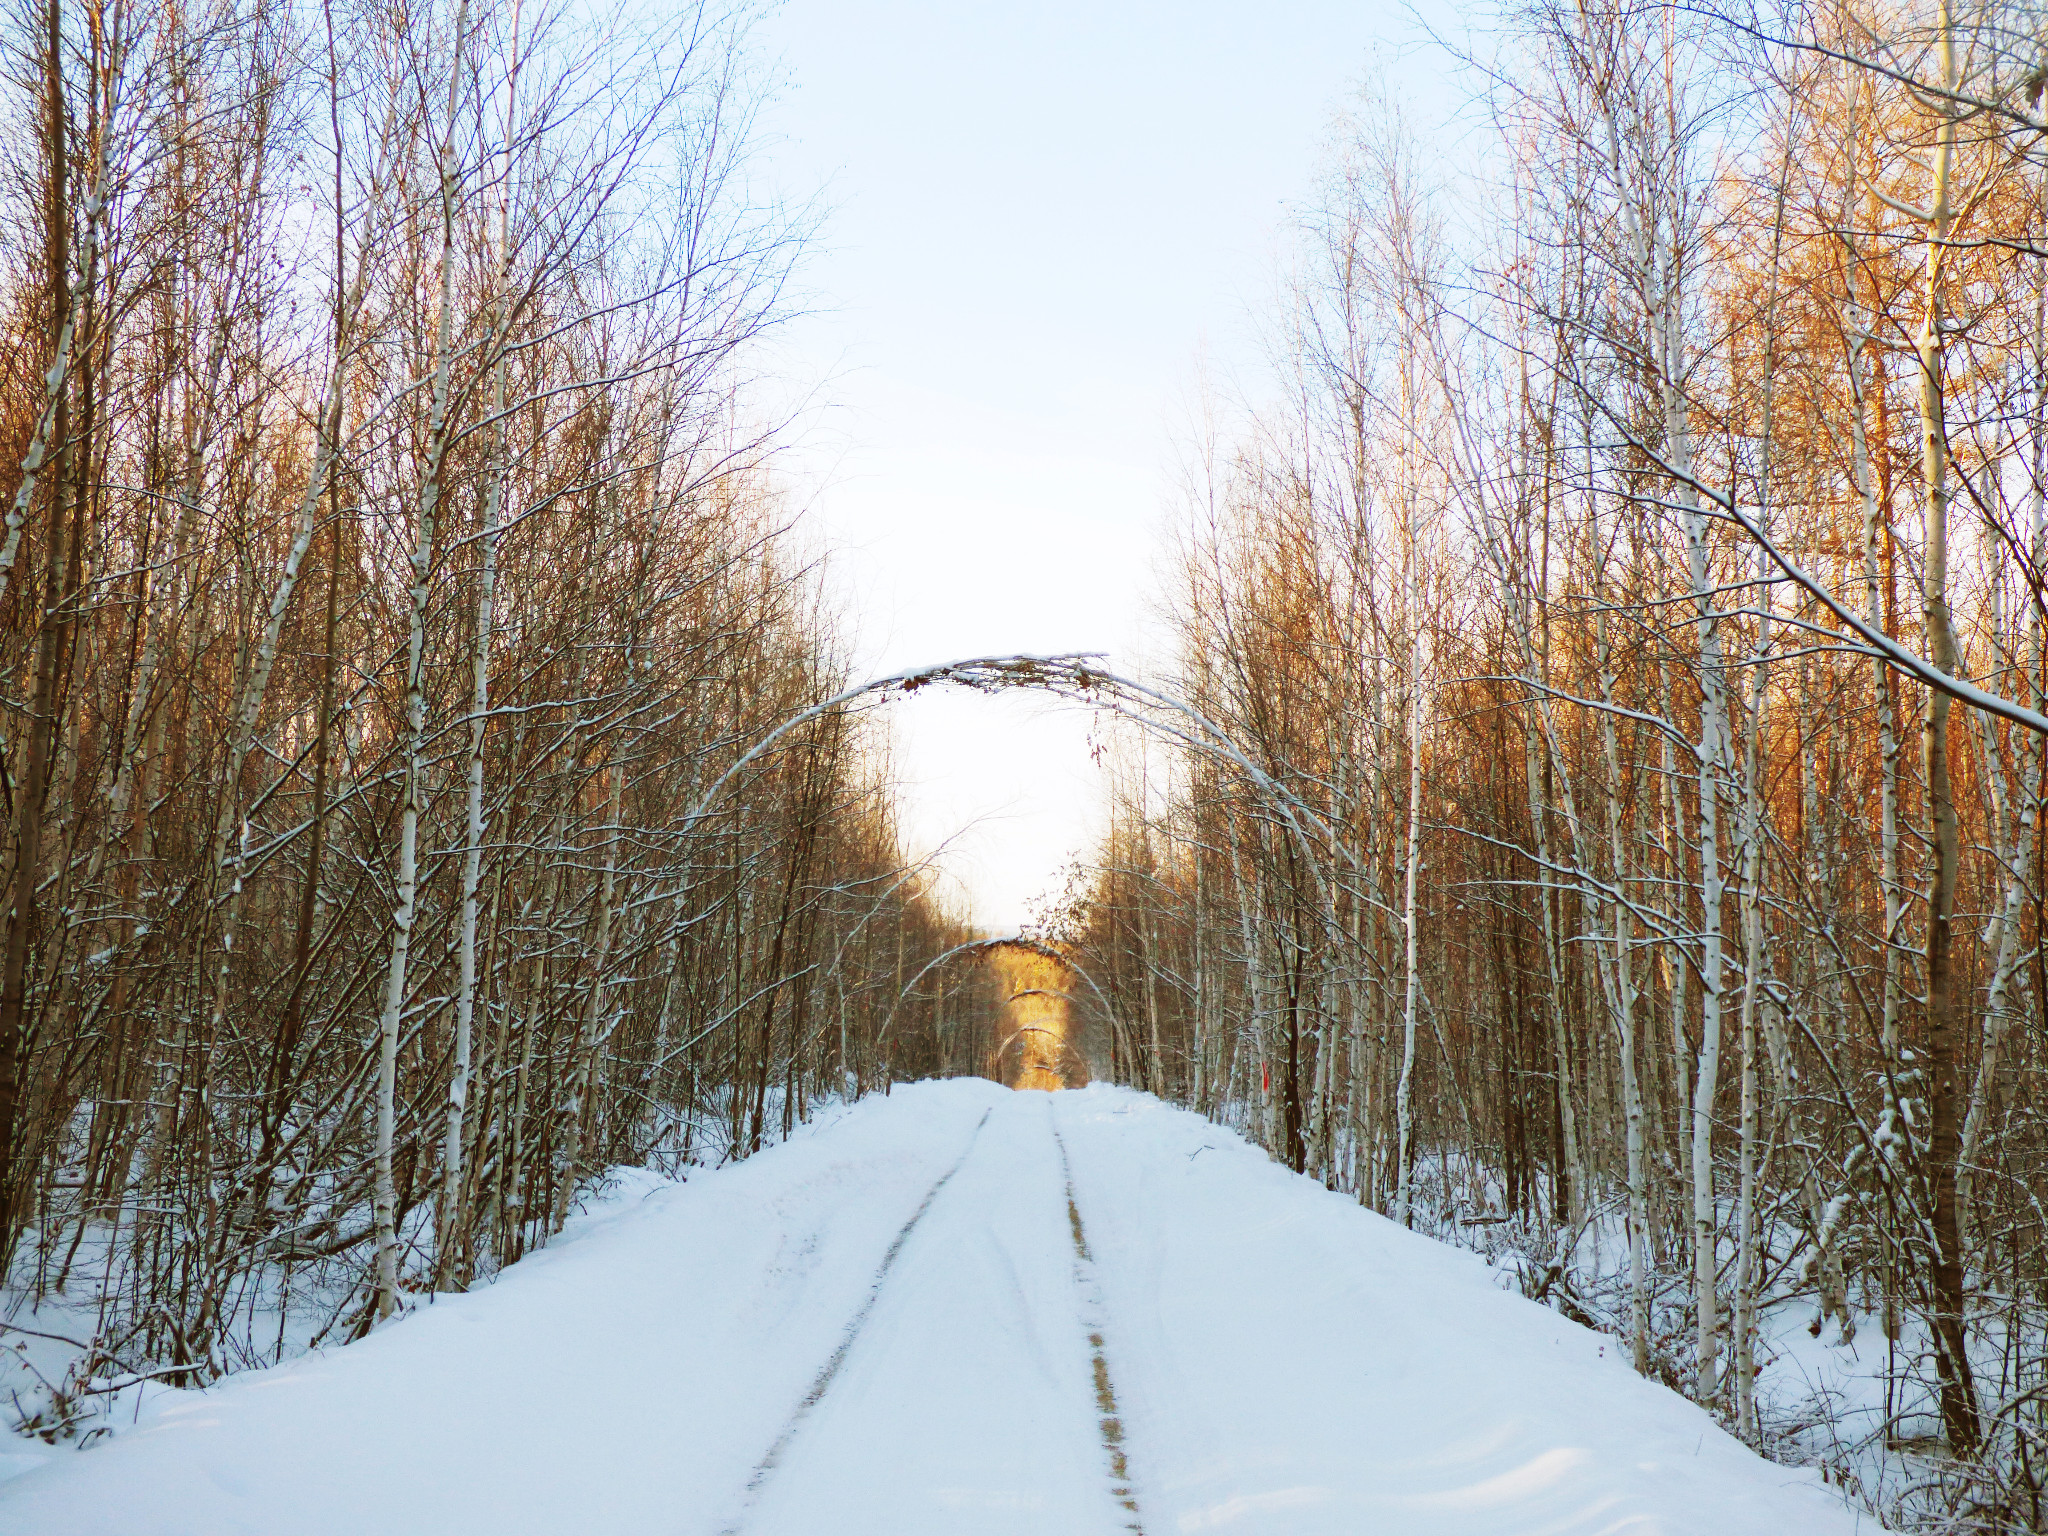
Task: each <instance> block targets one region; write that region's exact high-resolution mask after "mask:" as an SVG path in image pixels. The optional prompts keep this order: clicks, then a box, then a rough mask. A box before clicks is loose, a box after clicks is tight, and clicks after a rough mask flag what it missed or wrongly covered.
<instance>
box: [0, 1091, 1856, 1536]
mask: <svg viewBox="0 0 2048 1536" xmlns="http://www.w3.org/2000/svg"><path fill="white" fill-rule="evenodd" d="M1856 1529H1858V1522H1857V1521H1856V1520H1855V1519H1854V1518H1853V1517H1852V1516H1851V1515H1850V1514H1849V1513H1848V1512H1847V1511H1846V1510H1845V1509H1843V1507H1842V1506H1841V1505H1840V1504H1839V1503H1838V1502H1837V1501H1836V1500H1835V1498H1834V1497H1833V1496H1832V1495H1831V1494H1830V1493H1829V1492H1828V1491H1827V1490H1826V1489H1824V1488H1823V1487H1822V1486H1820V1484H1819V1483H1818V1481H1817V1480H1816V1479H1814V1478H1813V1477H1812V1476H1811V1475H1809V1474H1806V1473H1803V1472H1798V1471H1794V1470H1790V1469H1787V1468H1783V1467H1777V1466H1773V1465H1771V1464H1769V1463H1767V1462H1765V1461H1763V1460H1761V1459H1760V1458H1758V1457H1756V1456H1754V1455H1752V1454H1751V1453H1750V1452H1749V1451H1748V1450H1747V1449H1745V1448H1744V1447H1743V1446H1741V1445H1740V1444H1739V1443H1738V1442H1736V1441H1735V1440H1734V1439H1732V1438H1731V1437H1729V1436H1728V1435H1727V1434H1725V1433H1723V1432H1722V1431H1721V1430H1720V1429H1719V1428H1718V1427H1716V1425H1715V1424H1714V1423H1713V1421H1712V1420H1711V1419H1710V1418H1709V1417H1708V1416H1707V1415H1706V1414H1704V1413H1703V1412H1701V1411H1700V1410H1699V1409H1697V1408H1695V1407H1693V1406H1692V1405H1690V1404H1688V1403H1686V1402H1685V1401H1683V1400H1682V1399H1680V1398H1678V1397H1676V1396H1675V1395H1673V1394H1672V1393H1670V1392H1667V1391H1665V1390H1664V1389H1663V1388H1661V1387H1657V1386H1653V1385H1651V1384H1649V1383H1646V1382H1644V1381H1641V1380H1640V1379H1638V1378H1637V1377H1636V1376H1635V1375H1634V1374H1633V1373H1632V1372H1631V1371H1630V1370H1629V1369H1628V1364H1627V1361H1626V1358H1625V1351H1622V1350H1619V1349H1617V1348H1616V1341H1614V1340H1612V1339H1606V1338H1603V1337H1601V1336H1599V1335H1597V1334H1594V1333H1591V1332H1588V1331H1587V1330H1585V1329H1582V1328H1579V1327H1577V1326H1575V1325H1573V1324H1571V1323H1568V1322H1566V1321H1564V1320H1563V1319H1562V1318H1560V1317H1559V1316H1557V1315H1556V1314H1555V1313H1552V1312H1550V1311H1548V1310H1546V1309H1544V1308H1542V1307H1538V1306H1536V1305H1534V1304H1532V1303H1529V1302H1526V1301H1523V1300H1521V1299H1520V1298H1519V1297H1516V1296H1513V1295H1510V1294H1507V1293H1505V1292H1503V1291H1502V1290H1501V1289H1500V1288H1499V1284H1498V1277H1497V1276H1496V1275H1494V1274H1493V1273H1492V1272H1490V1271H1489V1270H1488V1269H1487V1268H1486V1266H1485V1265H1484V1264H1482V1263H1481V1262H1480V1261H1479V1260H1478V1259H1476V1258H1474V1257H1472V1256H1470V1255H1466V1254H1462V1253H1459V1252H1456V1251H1455V1250H1452V1249H1448V1248H1445V1247H1442V1246H1440V1245H1438V1244H1435V1243H1432V1242H1429V1241H1428V1240H1426V1239H1423V1238H1419V1237H1416V1236H1414V1235H1412V1234H1410V1233H1407V1232H1403V1231H1401V1230H1400V1229H1398V1228H1397V1227H1395V1226H1393V1225H1392V1224H1391V1223H1389V1222H1387V1221H1384V1220H1382V1219H1380V1218H1379V1217H1377V1216H1374V1215H1371V1214H1370V1213H1367V1212H1364V1211H1361V1210H1360V1209H1358V1207H1357V1206H1355V1205H1354V1204H1352V1203H1351V1202H1350V1201H1348V1200H1345V1199H1343V1198H1341V1197H1339V1196H1336V1195H1332V1194H1330V1193H1329V1192H1327V1191H1325V1190H1323V1189H1322V1188H1321V1187H1320V1186H1318V1185H1316V1184H1315V1183H1313V1182H1312V1181H1309V1180H1306V1179H1302V1178H1299V1177H1297V1176H1295V1175H1293V1174H1290V1173H1288V1172H1286V1171H1285V1170H1284V1169H1281V1168H1279V1167H1277V1166H1275V1165H1274V1164H1273V1163H1271V1162H1270V1161H1269V1160H1268V1159H1267V1158H1266V1157H1265V1156H1264V1154H1262V1153H1260V1152H1258V1151H1256V1150H1255V1149H1253V1148H1250V1147H1248V1146H1246V1145H1245V1144H1244V1143H1243V1142H1241V1141H1239V1140H1238V1139H1237V1138H1236V1137H1234V1136H1232V1135H1230V1134H1229V1133H1227V1132H1225V1131H1222V1130H1219V1129H1217V1128H1216V1127H1214V1126H1212V1125H1210V1124H1208V1123H1207V1122H1206V1121H1203V1120H1200V1119H1198V1118H1196V1117H1195V1116H1193V1115H1189V1114H1186V1113H1183V1112H1181V1111H1177V1110H1173V1109H1170V1108H1168V1107H1166V1106H1165V1105H1162V1104H1160V1103H1159V1102H1157V1101H1156V1100H1153V1099H1149V1098H1147V1097H1144V1096H1142V1095H1139V1094H1134V1093H1131V1092H1128V1091H1126V1090H1122V1089H1113V1088H1102V1087H1097V1088H1091V1089H1088V1090H1085V1091H1083V1092H1080V1093H1066V1094H1054V1095H1047V1094H1040V1093H1011V1092H1010V1091H1009V1090H1007V1089H1003V1088H999V1087H996V1086H994V1085H993V1084H989V1083H985V1082H981V1081H978V1080H966V1081H953V1082H945V1083H925V1084H918V1085H915V1086H913V1087H908V1088H901V1089H898V1090H897V1091H896V1092H895V1093H894V1094H893V1095H892V1096H889V1097H887V1098H871V1099H868V1100H865V1101H863V1102H862V1103H861V1104H859V1105H857V1106H855V1107H853V1108H852V1109H850V1110H848V1111H846V1112H844V1113H843V1114H840V1115H838V1116H836V1117H834V1118H833V1119H832V1120H831V1121H830V1122H829V1123H827V1124H824V1125H820V1126H814V1127H812V1128H810V1129H808V1130H807V1131H804V1132H802V1133H800V1134H799V1135H798V1136H797V1137H796V1138H795V1139H794V1140H792V1141H791V1142H789V1143H788V1144H786V1145H784V1146H781V1147H778V1148H775V1149H773V1150H771V1151H768V1152H765V1153H763V1154H761V1155H760V1156H758V1157H755V1158H752V1159H750V1160H748V1161H747V1162H745V1163H742V1164H740V1165H738V1166H737V1167H733V1168H729V1169H725V1170H721V1171H719V1172H717V1173H710V1174H698V1175H696V1176H694V1177H693V1178H692V1179H691V1180H690V1182H689V1183H688V1184H686V1185H683V1186H677V1187H668V1188H662V1189H658V1190H656V1191H654V1192H653V1193H651V1194H650V1195H648V1196H647V1197H646V1198H645V1199H643V1200H640V1201H638V1202H637V1203H635V1204H633V1205H631V1206H629V1207H627V1208H624V1209H620V1210H617V1211H615V1212H612V1213H610V1214H607V1215H605V1216H603V1217H601V1218H599V1219H596V1220H592V1221H587V1222H585V1223H584V1224H582V1226H581V1227H580V1228H579V1229H578V1230H577V1231H576V1232H574V1234H573V1235H572V1236H571V1237H570V1238H569V1239H567V1240H565V1241H562V1242H558V1243H557V1244H555V1245H554V1246H553V1247H551V1248H549V1249H548V1250H546V1251H545V1252H543V1253H540V1254H537V1255H534V1256H533V1257H531V1258H529V1259H527V1260H526V1261H524V1262H522V1263H520V1264H518V1265H516V1266H514V1267H513V1268H512V1269H510V1270H508V1271H507V1272H506V1273H505V1274H504V1275H503V1276H502V1277H501V1278H500V1279H499V1281H498V1282H497V1283H496V1284H495V1285H492V1286H489V1287H487V1288H485V1289H483V1290H480V1291H477V1292H475V1293H472V1294H469V1295H465V1296H459V1297H442V1298H440V1299H439V1300H438V1301H437V1302H436V1303H435V1304H434V1305H433V1306H431V1307H426V1306H422V1307H419V1308H417V1309H416V1310H415V1311H414V1312H413V1313H411V1314H410V1315H409V1316H407V1317H405V1318H403V1319H401V1320H400V1321H398V1322H396V1323H394V1324H391V1325H389V1326H387V1327H385V1328H383V1329H380V1330H379V1331H378V1332H377V1333H376V1334H375V1335H374V1336H372V1337H371V1338H369V1339H366V1340H364V1341H363V1342H361V1343H359V1344H355V1345H352V1346H349V1347H348V1348H345V1349H335V1350H329V1351H326V1352H324V1353H321V1354H318V1355H315V1356H311V1357H308V1358H306V1359H302V1360H298V1361H294V1362H291V1363H289V1364H286V1365H284V1366H280V1367H278V1368H276V1369H273V1370H269V1371H263V1372H254V1373H249V1374H245V1375H242V1376H237V1377H234V1378H231V1379H229V1380H228V1381H226V1382H223V1383H222V1384H220V1385H219V1386H217V1387H214V1388H212V1389H210V1390H208V1391H205V1392H166V1393H164V1394H162V1395H161V1396H159V1397H158V1398H157V1399H156V1400H155V1402H154V1404H153V1405H152V1408H151V1409H150V1410H149V1411H148V1412H147V1413H145V1415H144V1417H143V1419H142V1422H141V1423H140V1424H138V1425H136V1426H135V1427H133V1428H131V1429H128V1430H126V1431H124V1432H123V1433H121V1434H120V1435H118V1436H117V1437H116V1438H115V1439H114V1440H113V1441H112V1442H111V1443H107V1444H103V1445H100V1446H96V1447H93V1448H90V1449H87V1450H84V1451H79V1452H70V1451H52V1452H51V1453H50V1456H49V1459H48V1461H47V1462H46V1464H45V1465H43V1466H42V1467H40V1468H38V1469H37V1470H35V1471H32V1472H29V1473H28V1474H26V1475H24V1476H22V1477H19V1478H17V1479H15V1480H14V1481H12V1482H9V1483H5V1484H0V1531H4V1532H7V1533H9V1536H15V1533H20V1536H33V1533H51V1536H55V1533H59V1532H62V1533H65V1536H75V1533H92V1536H160V1533H206V1536H214V1533H231V1532H249V1533H260V1536H296V1533H307V1536H312V1533H327V1532H333V1533H344V1532H345V1533H349V1536H356V1533H359V1532H362V1531H366V1530H375V1531H379V1532H390V1533H418V1536H459V1533H472V1532H473V1533H477V1536H484V1533H490V1536H519V1533H534V1536H540V1533H546V1536H579V1533H583V1532H619V1533H626V1532H632V1533H634V1536H641V1533H657V1532H658V1533H674V1536H723V1533H733V1536H799V1533H802V1536H825V1533H828V1532H829V1533H833V1536H837V1533H842V1532H846V1533H860V1536H869V1533H872V1536H884V1533H886V1536H939V1533H947V1536H969V1533H972V1536H984V1533H987V1536H1007V1533H1019V1536H1023V1533H1032V1536H1094V1533H1102V1536H1116V1533H1123V1532H1131V1531H1138V1532H1140V1533H1150V1536H1167V1533H1173V1532H1199V1531H1218V1532H1229V1533H1247V1536H1250V1533H1261V1536H1264V1533H1273V1536H1280V1533H1287V1536H1296V1533H1299V1536H1324V1533H1328V1536H1337V1533H1343V1536H1361V1533H1381V1532H1384V1533H1390V1536H1568V1533H1569V1536H1612V1533H1620V1532H1627V1533H1631V1536H1640V1533H1651V1532H1657V1533H1672V1536H1676V1533H1697V1536H1743V1533H1757V1536H1806V1533H1812V1536H1838V1533H1839V1536H1848V1533H1849V1532H1852V1531H1854V1530H1856ZM1862 1529H1864V1530H1869V1529H1871V1527H1870V1526H1869V1525H1868V1524H1867V1523H1865V1524H1864V1525H1863V1526H1862Z"/></svg>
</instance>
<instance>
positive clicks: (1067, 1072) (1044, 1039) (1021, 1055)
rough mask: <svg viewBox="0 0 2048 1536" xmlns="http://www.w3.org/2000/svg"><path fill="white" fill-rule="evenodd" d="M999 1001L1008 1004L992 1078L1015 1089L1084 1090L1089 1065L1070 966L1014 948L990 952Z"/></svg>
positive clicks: (991, 1066) (992, 1061) (990, 1072)
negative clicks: (1072, 996) (1077, 1037)
mask: <svg viewBox="0 0 2048 1536" xmlns="http://www.w3.org/2000/svg"><path fill="white" fill-rule="evenodd" d="M988 958H989V969H990V972H991V973H992V974H993V975H994V977H995V980H996V986H997V989H998V990H997V997H998V999H1002V1000H1006V1001H1004V1003H1003V1010H1002V1014H1001V1022H1000V1025H999V1027H998V1031H997V1035H996V1048H995V1052H994V1054H993V1056H992V1057H991V1059H990V1061H989V1063H988V1075H989V1076H990V1077H993V1078H994V1079H995V1080H996V1081H997V1082H1000V1083H1004V1084H1007V1085H1008V1086H1009V1087H1012V1088H1042V1089H1044V1090H1045V1091H1047V1092H1049V1093H1050V1092H1054V1091H1057V1090H1058V1089H1061V1088H1080V1087H1082V1086H1084V1085H1085V1084H1086V1083H1087V1081H1088V1061H1087V1058H1086V1057H1085V1056H1083V1055H1082V1054H1081V1050H1080V1046H1079V1042H1078V1041H1076V1040H1075V1039H1074V1036H1075V1035H1076V1034H1078V1033H1079V1029H1078V1023H1077V1021H1076V1020H1075V1018H1074V1013H1073V1007H1072V1002H1071V999H1070V995H1069V992H1068V986H1069V983H1070V982H1071V981H1072V980H1073V978H1072V976H1071V974H1070V973H1069V971H1068V969H1067V967H1066V966H1064V965H1062V964H1060V963H1059V961H1057V960H1055V959H1053V958H1052V957H1051V956H1049V955H1042V954H1034V953H1033V952H1032V951H1030V950H1027V949H1011V948H1008V947H1004V948H1000V949H992V950H990V951H989V957H988Z"/></svg>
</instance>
